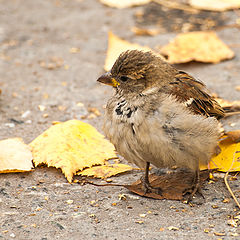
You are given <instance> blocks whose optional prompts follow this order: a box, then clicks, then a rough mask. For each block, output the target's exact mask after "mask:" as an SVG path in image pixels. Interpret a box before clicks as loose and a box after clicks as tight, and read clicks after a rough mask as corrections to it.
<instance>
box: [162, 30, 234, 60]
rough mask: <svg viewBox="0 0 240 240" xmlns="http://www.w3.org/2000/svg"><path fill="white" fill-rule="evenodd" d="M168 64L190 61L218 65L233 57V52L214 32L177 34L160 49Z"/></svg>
mask: <svg viewBox="0 0 240 240" xmlns="http://www.w3.org/2000/svg"><path fill="white" fill-rule="evenodd" d="M161 53H162V54H163V55H166V56H168V62H169V63H186V62H190V61H199V62H211V63H218V62H220V61H222V60H225V59H231V58H233V57H234V52H233V51H232V50H231V49H230V48H229V47H228V46H227V45H225V44H224V43H223V42H222V41H221V40H220V39H219V38H218V37H217V35H216V33H215V32H189V33H181V34H179V35H178V36H177V37H176V38H175V39H174V40H173V41H172V42H171V43H169V44H168V45H166V46H164V47H163V48H162V49H161Z"/></svg>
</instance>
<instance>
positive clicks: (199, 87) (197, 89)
mask: <svg viewBox="0 0 240 240" xmlns="http://www.w3.org/2000/svg"><path fill="white" fill-rule="evenodd" d="M167 93H168V94H171V95H173V96H175V97H176V98H177V99H178V101H180V102H182V103H184V104H185V105H186V106H187V107H188V108H189V109H190V110H191V111H193V112H194V113H196V114H201V115H204V116H207V117H215V118H217V119H219V118H222V117H223V116H224V110H223V109H222V107H221V106H220V105H219V104H218V103H217V102H216V100H215V99H214V98H213V97H212V96H210V95H209V94H207V92H206V88H205V85H204V84H203V83H202V82H200V81H197V80H196V79H194V78H193V77H192V76H190V75H189V74H187V73H185V72H183V71H179V72H178V74H176V76H175V79H174V80H173V81H170V88H169V89H168V90H167Z"/></svg>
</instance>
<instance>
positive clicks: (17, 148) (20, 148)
mask: <svg viewBox="0 0 240 240" xmlns="http://www.w3.org/2000/svg"><path fill="white" fill-rule="evenodd" d="M32 168H33V165H32V153H31V151H30V149H29V147H28V145H26V144H25V143H24V142H23V140H22V139H20V138H10V139H6V140H2V141H0V173H9V172H25V171H31V170H32Z"/></svg>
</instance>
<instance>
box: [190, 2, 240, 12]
mask: <svg viewBox="0 0 240 240" xmlns="http://www.w3.org/2000/svg"><path fill="white" fill-rule="evenodd" d="M189 4H190V5H191V6H192V7H194V8H197V9H201V10H210V11H226V10H230V9H236V8H240V1H239V0H201V1H199V0H189Z"/></svg>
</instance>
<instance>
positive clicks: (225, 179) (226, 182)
mask: <svg viewBox="0 0 240 240" xmlns="http://www.w3.org/2000/svg"><path fill="white" fill-rule="evenodd" d="M236 147H237V145H236ZM235 154H236V151H235V152H234V155H233V161H232V164H231V166H230V168H229V169H228V171H227V172H226V174H225V176H224V182H225V184H226V186H227V189H228V191H229V192H230V194H231V195H232V197H233V200H234V201H235V203H236V204H237V206H238V208H239V209H240V203H239V202H238V200H237V198H236V196H235V195H234V193H233V191H232V189H231V188H230V186H229V184H228V181H227V177H228V174H229V172H230V170H231V169H232V166H233V163H234V160H235Z"/></svg>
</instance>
